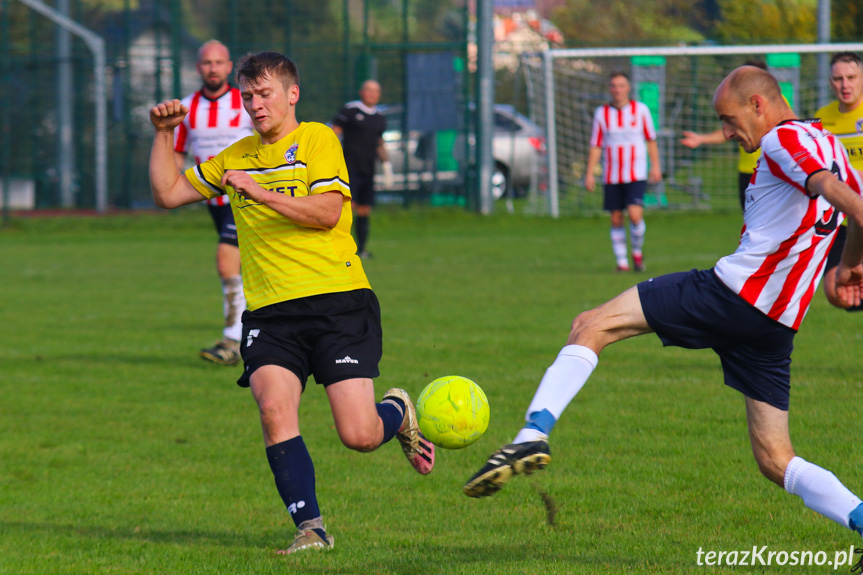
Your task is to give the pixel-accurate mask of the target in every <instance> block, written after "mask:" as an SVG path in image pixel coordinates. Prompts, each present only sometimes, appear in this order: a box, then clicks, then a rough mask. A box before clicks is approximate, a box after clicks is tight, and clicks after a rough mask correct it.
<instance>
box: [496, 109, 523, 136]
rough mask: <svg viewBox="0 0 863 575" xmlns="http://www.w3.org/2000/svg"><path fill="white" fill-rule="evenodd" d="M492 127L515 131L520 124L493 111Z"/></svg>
mask: <svg viewBox="0 0 863 575" xmlns="http://www.w3.org/2000/svg"><path fill="white" fill-rule="evenodd" d="M494 128H495V129H496V130H502V131H505V132H517V131H518V130H519V128H520V126H519V125H518V123H517V122H516V121H515V120H513V119H512V118H510V117H508V116H504V115H503V114H499V113H495V115H494Z"/></svg>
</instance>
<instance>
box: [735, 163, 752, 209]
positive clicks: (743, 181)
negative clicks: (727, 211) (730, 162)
mask: <svg viewBox="0 0 863 575" xmlns="http://www.w3.org/2000/svg"><path fill="white" fill-rule="evenodd" d="M751 179H752V174H751V173H748V174H747V173H746V172H737V199H739V200H740V209H741V210H745V209H746V188H748V187H749V181H750V180H751Z"/></svg>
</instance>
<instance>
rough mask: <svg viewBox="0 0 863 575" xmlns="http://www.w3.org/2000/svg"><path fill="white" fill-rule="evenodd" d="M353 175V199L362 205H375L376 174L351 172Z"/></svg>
mask: <svg viewBox="0 0 863 575" xmlns="http://www.w3.org/2000/svg"><path fill="white" fill-rule="evenodd" d="M350 176H351V201H352V202H354V203H355V204H359V205H361V206H373V205H375V177H374V175H368V176H367V175H364V174H353V173H351V174H350Z"/></svg>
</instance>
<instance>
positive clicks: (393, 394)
mask: <svg viewBox="0 0 863 575" xmlns="http://www.w3.org/2000/svg"><path fill="white" fill-rule="evenodd" d="M387 398H396V399H400V400H401V401H402V403H404V405H405V413H404V419H403V420H402V426H401V427H400V428H399V432H398V434H397V435H396V437H397V438H398V440H399V443H400V444H401V446H402V451H403V452H404V454H405V457H407V458H408V461H409V462H410V464H411V467H413V468H414V469H416V471H417V473H419V474H420V475H428V474H429V473H431V470H432V468H433V467H434V456H435V447H434V444H433V443H432V442H431V441H429V440H428V439H426V438H425V436H424V435H423V434H422V433H421V432H420V426H419V424H418V423H417V410H416V408H415V407H414V404H413V402H411V398H410V396H409V395H408V392H406V391H405V390H403V389H398V388H395V387H394V388H392V389H390V390H389V391H387V392H386V393H385V394H384V401H386V399H387Z"/></svg>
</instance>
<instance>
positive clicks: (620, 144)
mask: <svg viewBox="0 0 863 575" xmlns="http://www.w3.org/2000/svg"><path fill="white" fill-rule="evenodd" d="M655 140H656V129H655V128H654V126H653V117H652V116H651V115H650V109H649V108H648V107H647V106H646V105H645V104H644V103H642V102H636V101H635V100H630V101H629V102H627V103H626V105H624V106H623V107H622V108H616V107H615V106H612V105H611V104H604V105H602V106H599V107H598V108H597V109H596V112H594V114H593V129H592V131H591V134H590V146H591V147H593V148H602V164H603V183H605V184H628V183H631V182H639V181H642V180H647V142H653V141H655Z"/></svg>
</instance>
